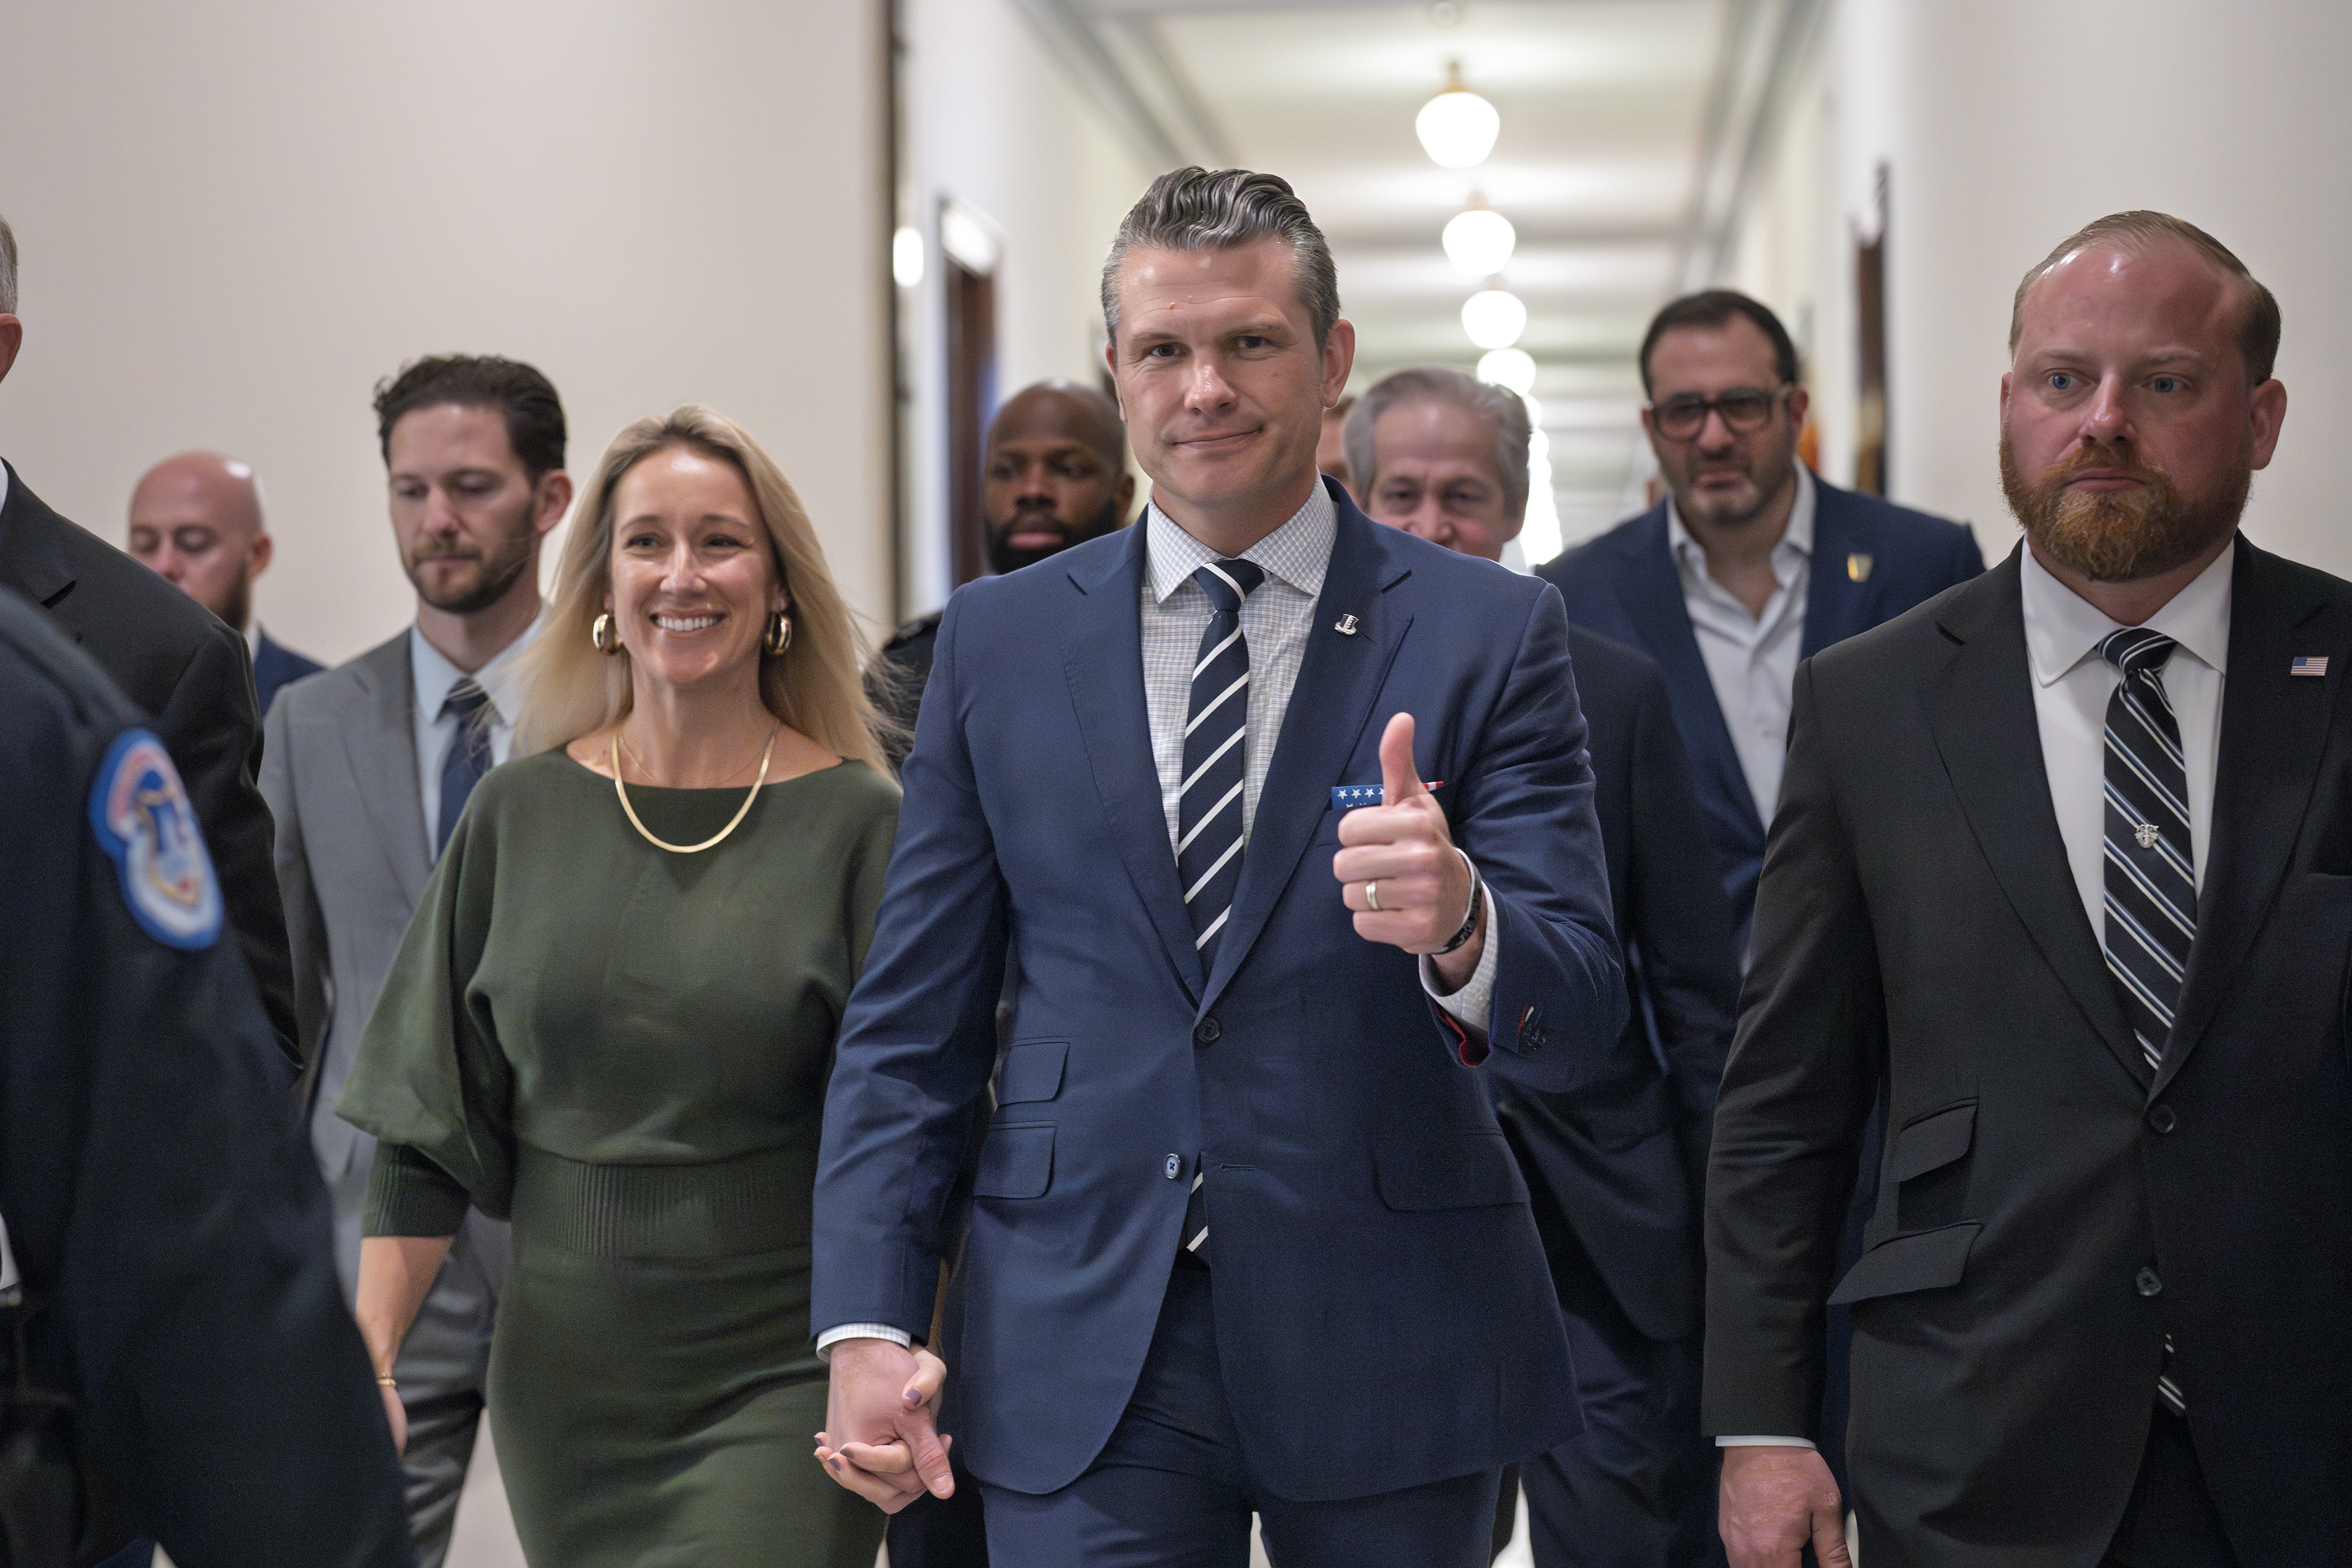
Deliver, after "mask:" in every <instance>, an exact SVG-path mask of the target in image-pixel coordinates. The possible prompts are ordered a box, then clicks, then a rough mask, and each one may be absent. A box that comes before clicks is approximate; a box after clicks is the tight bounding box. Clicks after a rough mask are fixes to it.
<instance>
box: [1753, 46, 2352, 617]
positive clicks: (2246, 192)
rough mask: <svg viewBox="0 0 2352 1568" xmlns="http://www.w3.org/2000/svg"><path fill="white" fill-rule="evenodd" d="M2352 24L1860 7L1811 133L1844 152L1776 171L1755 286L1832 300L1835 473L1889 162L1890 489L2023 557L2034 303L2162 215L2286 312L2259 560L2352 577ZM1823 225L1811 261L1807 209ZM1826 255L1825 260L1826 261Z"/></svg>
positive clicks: (1806, 101)
mask: <svg viewBox="0 0 2352 1568" xmlns="http://www.w3.org/2000/svg"><path fill="white" fill-rule="evenodd" d="M2347 60H2352V7H2347V6H2343V5H2330V4H2319V3H2316V0H2233V3H2232V4H2230V5H2217V4H2214V3H2212V0H1969V3H1968V4H1965V5H1958V4H1954V3H1952V0H1841V4H1840V5H1839V6H1838V8H1837V14H1836V15H1835V16H1834V17H1833V19H1832V35H1831V39H1830V43H1829V46H1828V48H1827V51H1826V52H1825V54H1824V56H1823V57H1822V63H1821V65H1820V67H1819V68H1818V69H1817V71H1816V72H1815V74H1814V75H1813V77H1812V78H1811V80H1810V82H1809V83H1808V85H1807V87H1806V88H1805V89H1803V90H1802V92H1801V94H1800V96H1799V100H1798V104H1797V107H1796V110H1795V111H1794V114H1793V116H1792V124H1791V128H1790V129H1791V131H1792V132H1793V139H1794V141H1795V142H1799V143H1801V142H1802V141H1803V140H1804V134H1805V133H1804V131H1803V123H1802V122H1803V121H1805V120H1806V119H1807V118H1808V117H1811V118H1813V119H1815V120H1817V121H1818V122H1819V124H1820V125H1821V127H1822V147H1823V149H1824V153H1823V155H1822V156H1820V157H1818V158H1811V157H1810V155H1808V154H1805V153H1802V152H1801V151H1800V152H1797V153H1793V154H1790V155H1784V156H1782V157H1780V159H1778V160H1776V163H1775V172H1774V176H1773V178H1772V180H1771V181H1770V182H1769V184H1768V185H1767V188H1766V195H1765V198H1764V201H1763V203H1762V205H1760V206H1759V209H1758V211H1757V213H1756V215H1755V216H1753V218H1752V219H1751V222H1750V224H1749V226H1748V233H1747V234H1746V235H1745V236H1743V245H1742V259H1741V263H1740V272H1739V276H1740V277H1741V279H1743V280H1745V281H1750V282H1753V283H1755V284H1756V285H1757V286H1759V288H1763V289H1766V290H1767V292H1766V297H1767V298H1769V299H1770V300H1771V302H1772V303H1773V304H1774V305H1775V307H1776V308H1782V309H1787V308H1790V306H1791V305H1792V304H1793V303H1794V302H1795V301H1797V300H1800V299H1801V298H1803V297H1805V296H1807V295H1809V294H1810V295H1811V296H1813V297H1815V298H1817V299H1818V300H1819V301H1820V306H1821V308H1820V309H1819V310H1818V311H1817V313H1816V316H1815V321H1816V330H1815V337H1816V350H1817V352H1816V362H1817V363H1816V366H1815V381H1816V384H1817V387H1819V388H1820V389H1822V391H1824V392H1826V393H1827V395H1826V396H1825V397H1824V398H1823V400H1822V401H1823V403H1824V405H1826V406H1825V408H1824V429H1823V434H1824V436H1825V437H1827V439H1825V441H1824V446H1823V458H1824V461H1823V468H1824V471H1825V472H1827V473H1828V474H1829V475H1830V477H1831V478H1832V479H1839V480H1843V479H1848V478H1850V477H1851V475H1852V472H1853V435H1852V422H1853V418H1852V403H1851V388H1852V382H1853V364H1852V357H1853V340H1852V335H1851V332H1852V326H1851V322H1852V289H1853V282H1852V275H1851V269H1852V248H1851V247H1852V243H1853V239H1852V235H1851V232H1850V227H1849V220H1850V217H1851V216H1852V215H1853V214H1855V213H1857V212H1859V211H1860V210H1861V208H1862V206H1863V205H1864V198H1865V197H1866V195H1867V193H1868V191H1869V189H1870V180H1871V171H1872V169H1873V167H1874V165H1875V164H1876V163H1877V162H1878V161H1879V160H1880V159H1882V158H1883V159H1885V160H1887V161H1888V162H1889V163H1891V165H1892V168H1893V176H1894V178H1893V197H1894V199H1893V226H1892V237H1891V240H1890V248H1889V255H1888V264H1889V269H1890V276H1889V280H1888V286H1889V312H1890V325H1891V329H1892V337H1891V342H1890V344H1889V354H1890V358H1891V365H1890V373H1889V374H1890V383H1891V384H1890V399H1891V405H1892V407H1891V413H1892V416H1893V424H1892V430H1891V446H1892V455H1893V474H1892V481H1893V483H1892V488H1893V490H1894V493H1895V497H1896V499H1898V500H1905V501H1908V502H1910V503H1912V504H1914V505H1917V506H1922V507H1926V508H1927V509H1928V510H1934V511H1939V512H1943V513H1945V514H1947V515H1949V516H1954V517H1962V518H1967V519H1969V521H1972V522H1973V523H1974V524H1975V525H1976V528H1977V531H1978V535H1979V539H1980V540H1981V541H1982V542H1983V543H1984V546H1985V550H1986V553H1987V554H1988V556H1991V555H1995V554H1998V553H2000V552H2005V551H2006V550H2008V549H2009V547H2010V546H2011V543H2012V542H2014V540H2015V538H2016V530H2015V528H2014V527H2013V525H2012V524H2011V522H2010V521H2009V517H2008V512H2007V509H2006V507H2005V506H2004V505H2003V503H2002V500H2001V497H2000V479H1999V473H1998V470H1997V468H1996V466H1995V459H1994V450H1995V443H1996V441H1997V440H1998V437H1999V421H1998V404H1997V398H1998V393H1999V383H2000V374H2001V372H2002V371H2003V370H2004V369H2006V368H2007V363H2008V353H2007V344H2006V339H2007V334H2008V328H2009V307H2010V296H2011V291H2012V290H2013V289H2015V288H2016V285H2017V280H2018V279H2019V277H2020V276H2021V274H2022V273H2023V272H2024V270H2025V269H2026V268H2028V267H2029V266H2031V265H2032V264H2033V263H2034V262H2036V261H2038V260H2040V259H2041V258H2042V256H2043V255H2045V254H2046V253H2047V252H2048V251H2049V250H2050V248H2051V247H2053V246H2054V245H2055V244H2056V243H2057V242H2058V241H2059V240H2061V239H2063V237H2065V236H2067V235H2068V234H2070V233H2072V232H2074V230H2075V229H2076V228H2078V227H2080V226H2082V225H2083V224H2084V223H2086V222H2088V221H2089V220H2090V219H2092V218H2094V217H2096V216H2100V215H2101V214H2104V213H2108V212H2114V211H2117V210H2121V209H2125V208H2129V207H2155V208H2158V209H2161V210H2163V211H2167V212H2170V213H2173V214H2176V215H2178V216H2181V217H2185V218H2187V219H2189V221H2190V222H2192V223H2195V224H2197V225H2199V226H2201V227H2203V228H2205V229H2207V230H2208V231H2210V233H2212V234H2213V235H2215V236H2216V237H2219V238H2220V239H2221V241H2222V243H2224V244H2226V245H2228V246H2229V247H2231V249H2233V250H2235V251H2236V252H2237V253H2238V255H2239V256H2240V257H2241V258H2242V259H2243V260H2244V261H2245V262H2246V264H2247V265H2248V266H2249V267H2250V268H2252V270H2253V272H2254V275H2255V276H2256V277H2258V278H2260V279H2263V281H2264V282H2266V283H2268V284H2269V285H2270V286H2271V288H2272V289H2273V291H2274V292H2275V293H2276V294H2277V295H2278V297H2279V301H2280V304H2281V307H2282V309H2283V310H2284V316H2285V322H2286V329H2285V339H2284V344H2283V346H2282V348H2281V351H2280V354H2279V370H2278V374H2279V376H2280V379H2281V380H2282V381H2284V383H2285V384H2286V386H2287V390H2288V395H2289V405H2288V413H2287V421H2286V429H2285V433H2284V439H2283V440H2282V441H2281V443H2280V447H2279V451H2278V456H2277V457H2276V458H2275V459H2274V460H2273V463H2272V466H2271V468H2269V469H2268V470H2267V471H2266V472H2264V473H2263V474H2262V475H2259V476H2257V477H2256V479H2255V481H2254V491H2253V499H2252V503H2251V505H2250V506H2249V508H2248V510H2247V514H2246V526H2247V531H2248V532H2249V533H2250V534H2251V535H2252V537H2253V538H2254V539H2255V540H2256V541H2257V542H2260V543H2263V544H2264V545H2266V546H2268V547H2270V548H2273V549H2275V550H2278V551H2281V552H2284V553H2286V554H2288V555H2292V556H2294V557H2296V558H2298V559H2301V560H2305V561H2308V562H2311V563H2314V564H2315V565H2318V566H2322V567H2324V568H2326V569H2327V570H2329V571H2332V572H2336V573H2338V574H2346V575H2352V531H2347V530H2346V529H2345V528H2344V527H2343V526H2342V525H2341V524H2340V523H2339V522H2338V521H2337V516H2336V513H2337V510H2338V509H2339V507H2340V505H2341V502H2340V500H2339V492H2340V489H2341V487H2340V484H2339V483H2338V481H2337V479H2336V473H2335V470H2334V464H2333V462H2332V460H2331V459H2329V458H2326V453H2327V452H2328V451H2330V450H2333V449H2334V448H2335V447H2336V444H2337V438H2336V432H2337V431H2338V430H2339V429H2341V428H2343V427H2344V426H2345V425H2346V423H2347V421H2352V354H2347V347H2352V289H2347V288H2346V286H2345V284H2344V281H2343V279H2344V273H2345V258H2346V256H2347V253H2352V204H2347V202H2346V201H2345V200H2344V199H2343V195H2342V187H2343V177H2342V170H2343V167H2344V164H2345V162H2346V158H2347V154H2352V94H2347V92H2346V91H2345V89H2344V84H2343V69H2344V65H2345V62H2346V61H2347ZM1798 209H1805V210H1810V211H1811V213H1812V215H1813V216H1811V218H1810V219H1808V220H1806V222H1805V223H1804V224H1803V225H1802V226H1801V233H1800V234H1799V235H1798V244H1797V245H1796V246H1795V247H1794V248H1793V250H1792V249H1791V248H1790V247H1788V246H1786V245H1784V244H1782V243H1781V237H1783V236H1785V235H1787V234H1789V233H1790V229H1789V226H1788V219H1789V217H1790V213H1791V212H1792V211H1793V210H1798ZM1807 249H1810V250H1811V258H1810V259H1807V258H1806V257H1805V256H1804V254H1803V253H1804V252H1805V251H1806V250H1807Z"/></svg>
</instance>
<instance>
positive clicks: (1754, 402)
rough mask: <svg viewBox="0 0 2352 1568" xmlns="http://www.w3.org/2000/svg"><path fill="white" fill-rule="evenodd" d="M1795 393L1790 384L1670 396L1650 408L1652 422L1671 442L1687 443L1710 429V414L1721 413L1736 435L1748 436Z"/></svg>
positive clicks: (1725, 422) (1762, 426) (1740, 387)
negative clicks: (1709, 394)
mask: <svg viewBox="0 0 2352 1568" xmlns="http://www.w3.org/2000/svg"><path fill="white" fill-rule="evenodd" d="M1794 390H1795V388H1794V387H1793V386H1790V385H1788V384H1782V385H1780V386H1777V387H1775V388H1773V389H1772V390H1771V391H1769V392H1766V391H1764V390H1763V389H1761V388H1760V387H1754V386H1735V387H1733V388H1732V389H1731V390H1730V391H1729V392H1727V393H1725V394H1723V395H1721V396H1720V397H1698V396H1685V397H1669V398H1667V399H1666V400H1665V401H1664V403H1653V404H1651V405H1650V423H1651V424H1653V425H1654V426H1657V430H1658V434H1659V435H1661V436H1664V437H1666V438H1667V439H1668V440H1673V441H1687V440H1689V439H1690V438H1691V437H1694V436H1696V435H1697V434H1698V433H1699V432H1700V431H1701V430H1702V429H1705V428H1706V416H1708V415H1709V414H1711V413H1712V414H1720V415H1722V416H1723V423H1724V425H1725V426H1726V427H1727V428H1728V429H1729V430H1730V431H1731V433H1732V434H1733V435H1735V436H1745V435H1747V434H1748V432H1749V431H1751V430H1761V429H1762V428H1764V426H1765V424H1766V423H1767V422H1768V421H1769V420H1770V418H1771V417H1772V410H1773V409H1774V408H1775V407H1776V406H1778V405H1779V404H1780V401H1781V399H1783V398H1785V397H1787V396H1788V395H1789V394H1790V392H1792V391H1794Z"/></svg>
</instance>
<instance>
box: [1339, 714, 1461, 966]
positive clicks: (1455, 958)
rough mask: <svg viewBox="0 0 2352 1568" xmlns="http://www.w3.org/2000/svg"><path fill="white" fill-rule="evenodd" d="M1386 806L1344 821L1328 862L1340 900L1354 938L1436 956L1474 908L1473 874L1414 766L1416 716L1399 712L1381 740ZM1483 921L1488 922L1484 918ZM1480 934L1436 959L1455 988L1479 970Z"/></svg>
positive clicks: (1366, 809)
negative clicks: (1351, 919)
mask: <svg viewBox="0 0 2352 1568" xmlns="http://www.w3.org/2000/svg"><path fill="white" fill-rule="evenodd" d="M1381 786H1382V804H1381V805H1367V806H1360V807H1358V808H1357V809H1356V810H1354V811H1351V812H1349V813H1348V815H1347V816H1343V817H1341V818H1340V819H1339V842H1340V844H1341V845H1342V846H1343V847H1342V848H1341V849H1340V851H1339V853H1338V854H1337V855H1334V856H1333V857H1331V875H1332V876H1334V877H1336V878H1338V879H1339V883H1340V889H1339V898H1340V901H1341V902H1343V903H1345V904H1346V905H1347V906H1348V908H1349V909H1350V910H1354V911H1356V934H1357V935H1358V936H1360V937H1362V938H1363V939H1364V940H1365V941H1366V942H1386V943H1388V944H1389V945H1390V946H1391V947H1401V948H1402V949H1404V951H1405V952H1414V953H1423V952H1436V950H1437V949H1439V948H1441V947H1444V945H1445V944H1446V943H1447V942H1452V941H1453V940H1454V932H1455V931H1459V930H1460V929H1461V927H1462V916H1463V913H1464V911H1465V910H1467V909H1468V908H1469V906H1470V890H1471V881H1470V868H1469V866H1468V864H1467V863H1466V862H1465V860H1464V859H1463V858H1462V854H1461V852H1460V851H1459V850H1457V849H1455V848H1454V836H1453V834H1452V833H1451V832H1449V831H1448V830H1447V828H1446V826H1445V813H1444V810H1443V809H1441V808H1440V807H1439V805H1438V804H1437V797H1436V796H1434V795H1431V794H1430V793H1429V791H1428V790H1427V789H1426V788H1424V787H1423V784H1422V782H1421V773H1420V772H1419V770H1418V769H1416V768H1415V767H1414V766H1413V764H1412V714H1410V713H1399V714H1397V715H1396V716H1395V717H1393V718H1391V720H1390V721H1389V727H1388V728H1387V729H1386V730H1384V731H1381ZM1480 919H1481V922H1482V925H1483V921H1484V919H1485V917H1484V916H1483V915H1482V916H1481V917H1480ZM1485 941H1486V932H1485V931H1484V930H1483V929H1482V930H1481V931H1478V932H1477V933H1476V934H1475V935H1474V936H1472V938H1471V939H1470V940H1469V941H1468V942H1465V943H1464V944H1463V945H1462V946H1460V947H1458V948H1456V949H1454V951H1453V952H1449V953H1447V954H1445V955H1444V957H1442V958H1439V959H1436V960H1434V962H1435V963H1436V965H1437V970H1438V973H1439V974H1440V976H1442V977H1443V978H1444V981H1445V982H1446V984H1449V985H1453V986H1455V987H1459V986H1461V985H1462V984H1464V983H1465V982H1466V981H1468V979H1469V978H1470V975H1471V973H1473V972H1474V971H1475V970H1476V968H1477V967H1478V955H1479V952H1480V951H1481V950H1482V948H1483V946H1484V944H1485Z"/></svg>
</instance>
